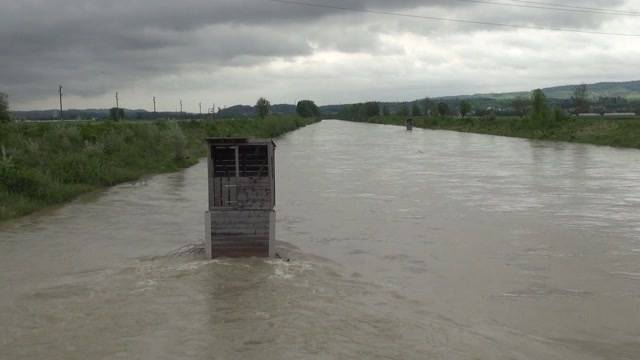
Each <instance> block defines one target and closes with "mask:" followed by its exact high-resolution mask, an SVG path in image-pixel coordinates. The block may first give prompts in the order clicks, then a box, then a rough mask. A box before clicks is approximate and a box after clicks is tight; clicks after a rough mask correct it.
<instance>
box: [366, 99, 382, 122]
mask: <svg viewBox="0 0 640 360" xmlns="http://www.w3.org/2000/svg"><path fill="white" fill-rule="evenodd" d="M364 114H365V116H366V117H367V118H371V117H374V116H378V115H380V104H378V103H377V102H374V101H370V102H367V103H365V104H364Z"/></svg>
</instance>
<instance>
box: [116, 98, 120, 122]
mask: <svg viewBox="0 0 640 360" xmlns="http://www.w3.org/2000/svg"><path fill="white" fill-rule="evenodd" d="M118 120H120V99H118V92H117V91H116V121H118Z"/></svg>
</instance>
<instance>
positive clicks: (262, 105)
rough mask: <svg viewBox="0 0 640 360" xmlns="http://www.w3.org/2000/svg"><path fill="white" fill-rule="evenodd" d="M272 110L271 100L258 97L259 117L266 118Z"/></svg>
mask: <svg viewBox="0 0 640 360" xmlns="http://www.w3.org/2000/svg"><path fill="white" fill-rule="evenodd" d="M270 112H271V103H270V102H269V100H267V99H265V98H263V97H261V98H260V99H258V101H257V102H256V113H257V114H258V117H259V118H261V119H264V118H266V117H267V116H268V115H269V113H270Z"/></svg>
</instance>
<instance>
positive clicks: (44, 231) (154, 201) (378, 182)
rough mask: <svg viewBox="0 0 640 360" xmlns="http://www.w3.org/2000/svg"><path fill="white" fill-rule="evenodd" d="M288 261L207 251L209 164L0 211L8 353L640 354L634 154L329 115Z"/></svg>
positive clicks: (307, 174)
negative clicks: (7, 214)
mask: <svg viewBox="0 0 640 360" xmlns="http://www.w3.org/2000/svg"><path fill="white" fill-rule="evenodd" d="M277 143H278V150H277V154H276V157H277V160H276V165H277V169H276V170H277V171H276V174H277V186H278V189H277V211H278V221H277V239H278V242H277V247H278V249H277V251H278V252H279V253H280V254H281V255H282V256H283V257H284V258H287V259H290V261H289V262H287V261H284V260H279V259H270V260H269V259H266V260H265V259H240V260H212V261H209V260H206V259H205V256H204V255H203V254H202V253H201V252H200V251H199V249H200V247H199V245H200V244H201V243H202V241H203V238H204V224H203V212H204V210H205V209H206V207H207V205H206V201H207V199H206V198H207V197H206V193H207V176H206V163H204V162H202V163H200V164H198V165H197V166H195V167H192V168H190V169H187V170H185V171H183V172H179V173H175V174H169V175H160V176H154V177H150V178H148V179H145V180H143V181H139V182H135V183H129V184H124V185H120V186H116V187H114V188H111V189H109V190H106V191H104V192H100V193H95V194H91V195H88V196H85V197H82V198H81V199H79V200H77V201H75V202H73V203H71V204H68V205H65V206H63V207H59V208H56V209H51V210H46V211H43V212H40V213H38V214H35V215H32V216H28V217H25V218H22V219H19V220H15V221H11V222H8V223H5V224H3V225H1V226H0V286H1V291H0V358H1V359H43V358H46V359H177V358H180V359H212V358H215V359H254V358H260V359H301V358H305V359H307V358H309V359H314V358H317V359H327V358H336V359H368V358H372V359H373V358H385V359H638V358H640V166H639V165H640V151H637V150H624V149H614V148H608V147H596V146H590V145H578V144H568V143H551V142H538V141H528V140H522V139H512V138H502V137H495V136H485V135H475V134H463V133H455V132H447V131H428V130H420V129H417V130H414V131H413V132H407V131H406V130H405V129H404V128H403V127H393V126H381V125H368V124H356V123H348V122H340V121H324V122H322V123H320V124H316V125H313V126H310V127H307V128H304V129H302V130H299V131H297V132H294V133H291V134H289V135H287V136H285V137H283V138H280V139H278V140H277Z"/></svg>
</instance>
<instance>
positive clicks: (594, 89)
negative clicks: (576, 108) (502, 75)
mask: <svg viewBox="0 0 640 360" xmlns="http://www.w3.org/2000/svg"><path fill="white" fill-rule="evenodd" d="M578 85H579V84H575V85H563V86H554V87H549V88H544V89H542V91H544V93H545V95H547V97H548V98H552V99H562V100H564V99H570V98H571V96H572V95H573V90H574V89H575V88H576V86H578ZM587 91H588V92H589V96H590V97H591V98H593V99H598V98H600V97H621V98H625V99H627V100H640V81H627V82H601V83H596V84H587ZM529 94H530V91H520V92H509V93H489V94H475V95H461V96H447V97H441V98H438V99H444V100H446V99H452V98H456V99H465V98H471V99H474V98H485V99H495V100H505V99H513V98H515V97H518V96H529Z"/></svg>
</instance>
